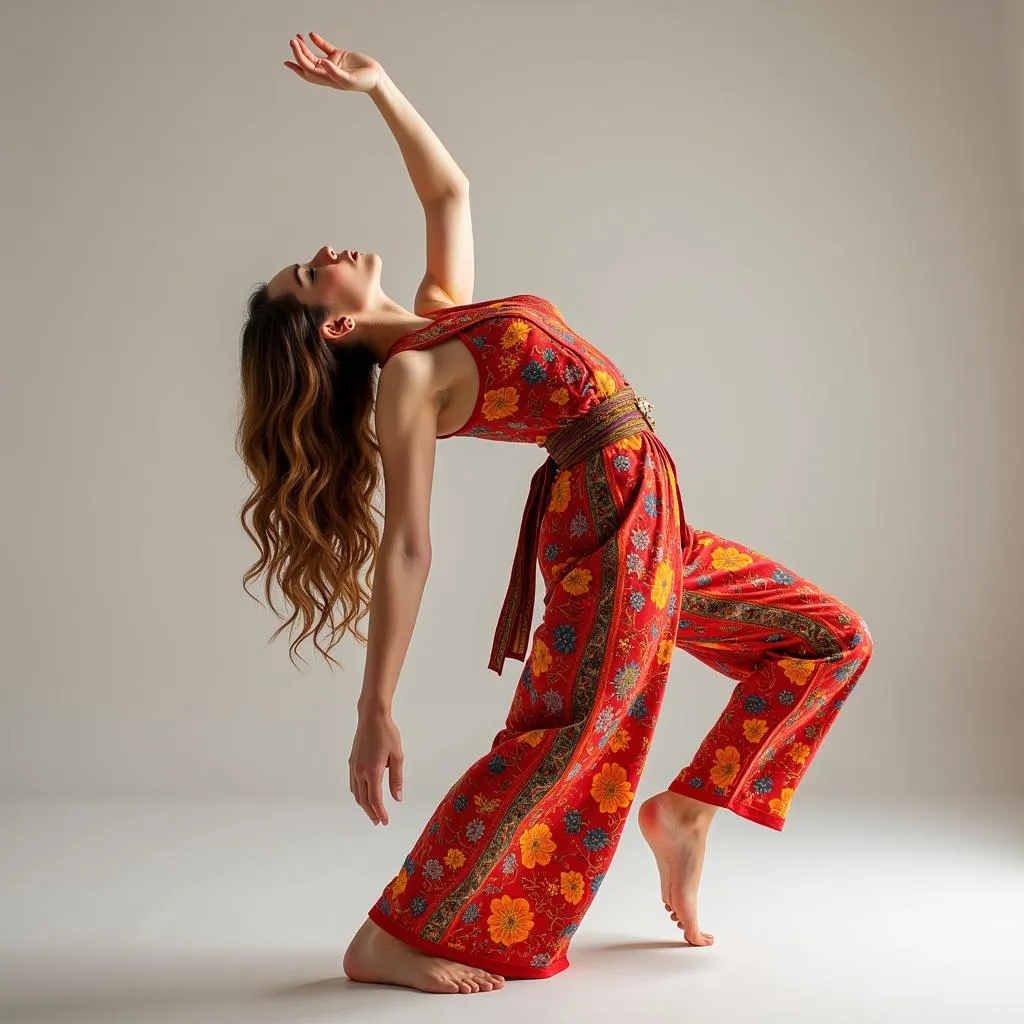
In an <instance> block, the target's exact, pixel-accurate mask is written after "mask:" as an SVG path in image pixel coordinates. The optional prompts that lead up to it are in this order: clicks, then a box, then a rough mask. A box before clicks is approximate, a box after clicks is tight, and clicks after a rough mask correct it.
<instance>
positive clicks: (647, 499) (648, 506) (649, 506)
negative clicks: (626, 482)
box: [644, 494, 658, 516]
mask: <svg viewBox="0 0 1024 1024" xmlns="http://www.w3.org/2000/svg"><path fill="white" fill-rule="evenodd" d="M644 511H645V512H646V513H647V514H648V515H649V516H653V515H654V514H655V513H656V512H657V511H658V498H657V496H656V495H654V494H645V495H644Z"/></svg>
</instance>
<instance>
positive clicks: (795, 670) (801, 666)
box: [779, 658, 814, 686]
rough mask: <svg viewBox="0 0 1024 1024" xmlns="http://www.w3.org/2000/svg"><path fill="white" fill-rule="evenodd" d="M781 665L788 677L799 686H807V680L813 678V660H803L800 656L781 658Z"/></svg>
mask: <svg viewBox="0 0 1024 1024" xmlns="http://www.w3.org/2000/svg"><path fill="white" fill-rule="evenodd" d="M779 667H780V668H781V669H782V671H783V672H785V673H786V678H787V679H788V680H789V681H790V682H791V683H795V684H796V685H797V686H806V684H807V680H808V679H810V678H811V673H812V672H813V671H814V662H813V661H803V660H802V659H799V658H780V659H779Z"/></svg>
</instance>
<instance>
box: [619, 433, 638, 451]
mask: <svg viewBox="0 0 1024 1024" xmlns="http://www.w3.org/2000/svg"><path fill="white" fill-rule="evenodd" d="M643 443H644V439H643V435H642V434H632V435H630V436H629V437H624V438H623V439H622V440H621V441H619V442H618V444H619V447H620V448H625V449H626V450H627V451H631V452H638V451H640V449H641V447H642V446H643Z"/></svg>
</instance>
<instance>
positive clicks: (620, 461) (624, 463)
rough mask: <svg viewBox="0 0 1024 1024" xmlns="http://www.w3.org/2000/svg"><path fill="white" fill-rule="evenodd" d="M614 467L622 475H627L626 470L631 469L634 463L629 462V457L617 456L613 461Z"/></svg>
mask: <svg viewBox="0 0 1024 1024" xmlns="http://www.w3.org/2000/svg"><path fill="white" fill-rule="evenodd" d="M612 465H613V466H614V467H615V468H616V469H617V470H618V471H619V472H620V473H625V472H626V470H627V469H629V467H630V466H631V465H632V463H631V462H630V461H629V456H628V455H616V456H615V458H614V459H612Z"/></svg>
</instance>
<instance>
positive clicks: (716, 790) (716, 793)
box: [715, 786, 725, 796]
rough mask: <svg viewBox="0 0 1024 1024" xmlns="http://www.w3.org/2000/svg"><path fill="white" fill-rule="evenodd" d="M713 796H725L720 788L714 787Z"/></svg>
mask: <svg viewBox="0 0 1024 1024" xmlns="http://www.w3.org/2000/svg"><path fill="white" fill-rule="evenodd" d="M715 796H725V790H724V789H722V787H721V786H715Z"/></svg>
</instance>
